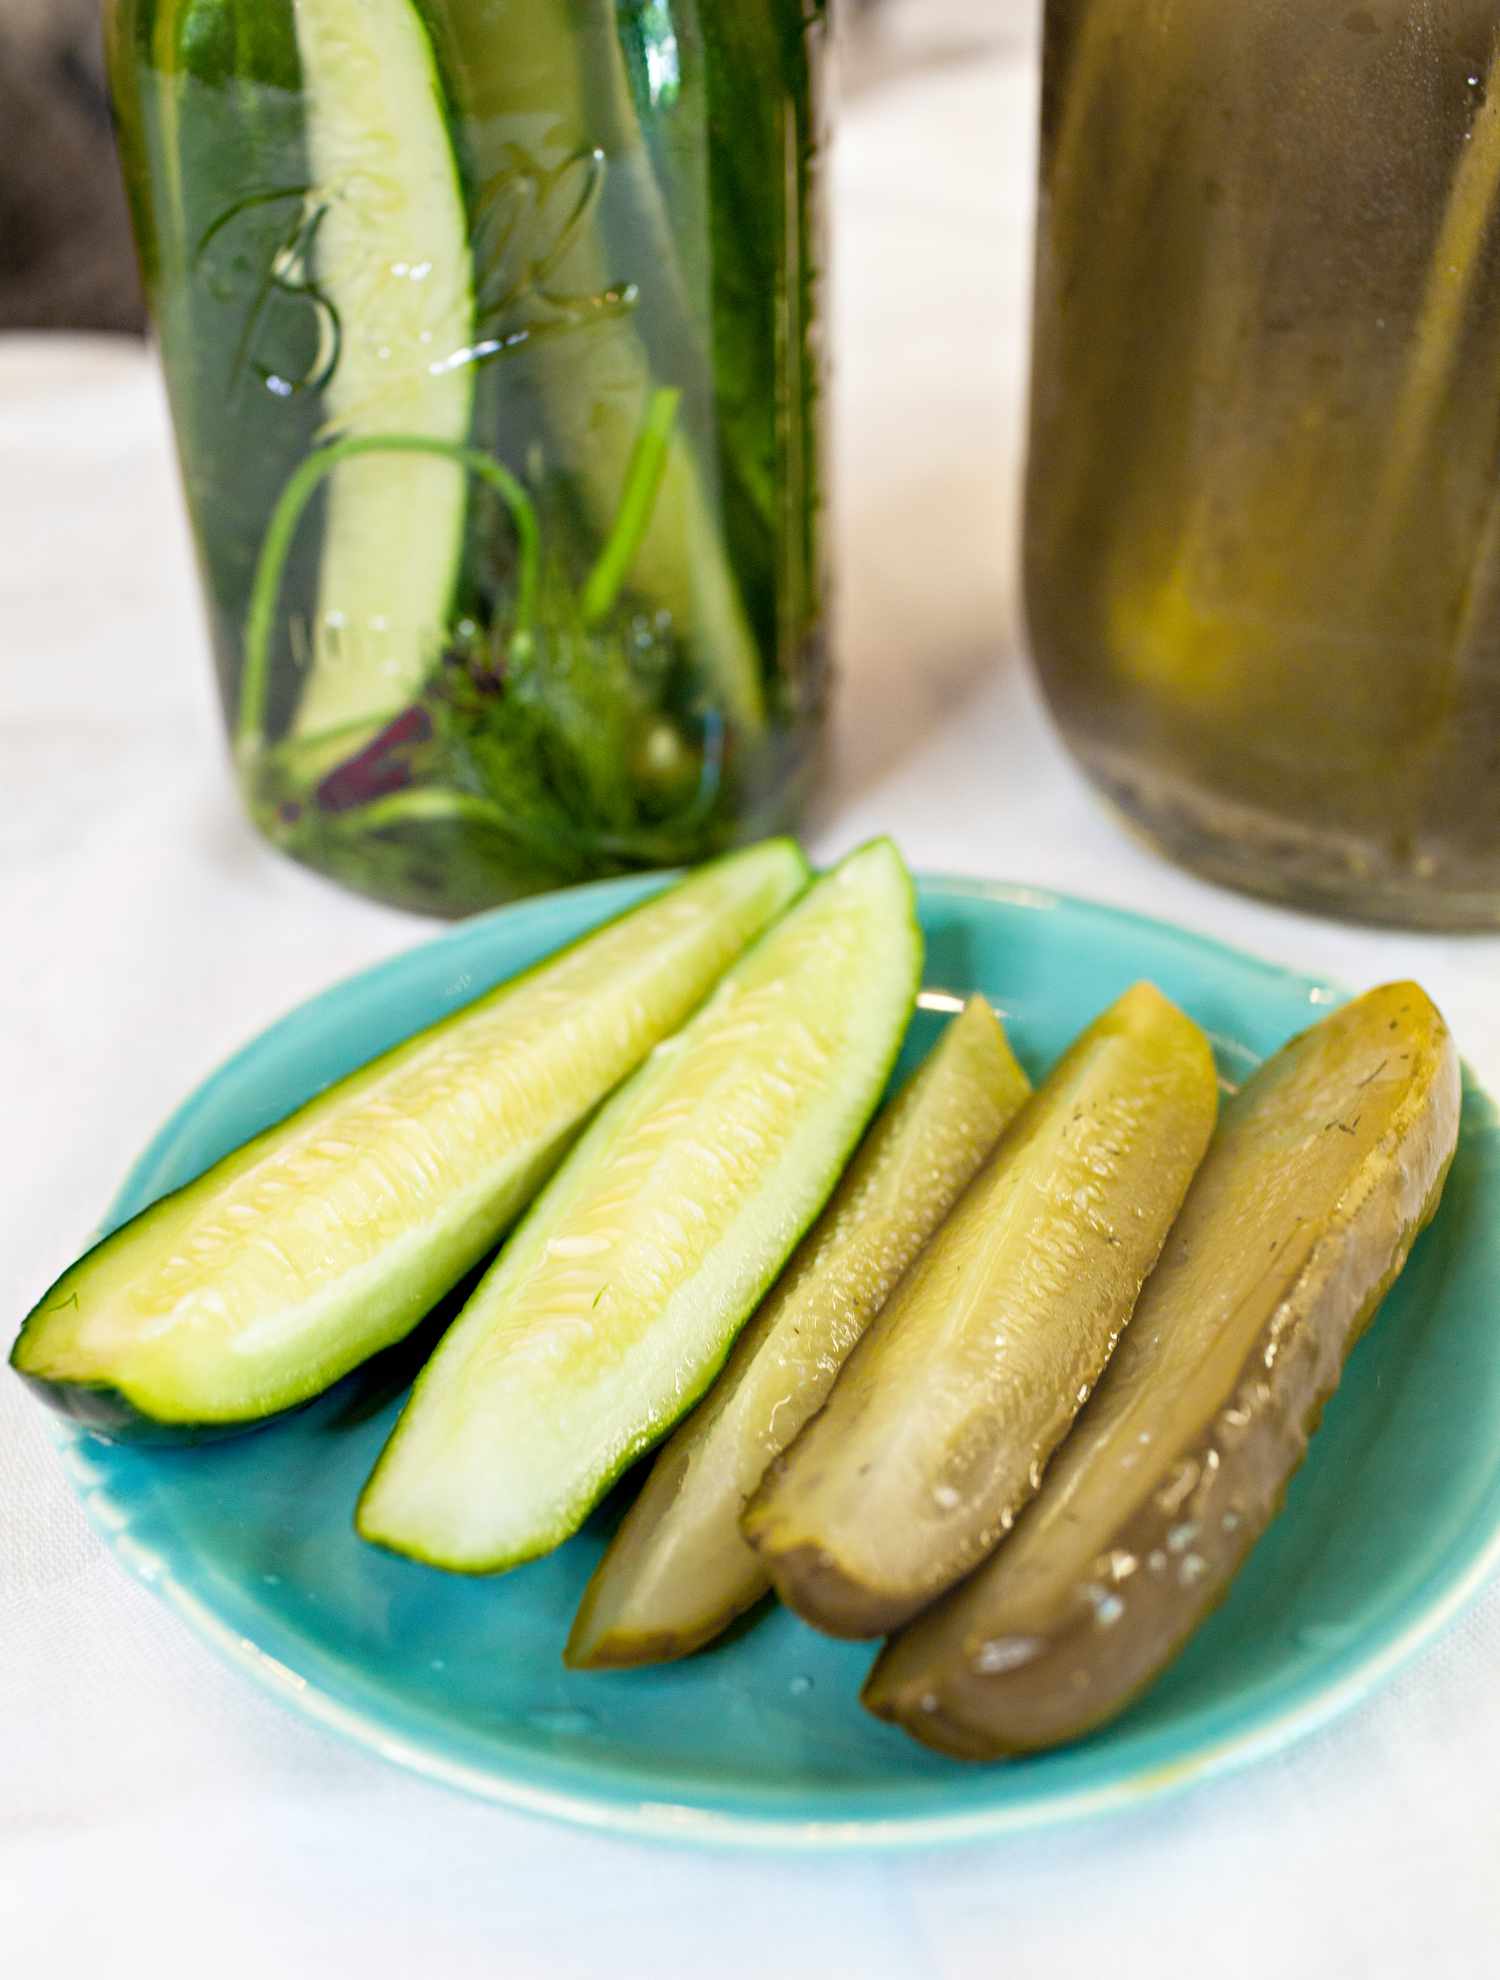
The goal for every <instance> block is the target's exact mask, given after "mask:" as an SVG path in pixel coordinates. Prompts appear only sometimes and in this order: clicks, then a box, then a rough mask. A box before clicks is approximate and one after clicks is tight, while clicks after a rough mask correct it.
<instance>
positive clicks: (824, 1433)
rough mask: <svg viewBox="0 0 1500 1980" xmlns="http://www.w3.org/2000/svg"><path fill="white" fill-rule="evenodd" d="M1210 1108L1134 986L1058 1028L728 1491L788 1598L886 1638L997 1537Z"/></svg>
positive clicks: (1138, 1273) (1199, 1044) (1128, 1286)
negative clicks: (1047, 1050) (849, 1339)
mask: <svg viewBox="0 0 1500 1980" xmlns="http://www.w3.org/2000/svg"><path fill="white" fill-rule="evenodd" d="M1217 1106H1218V1089H1217V1077H1216V1074H1215V1070H1214V1062H1213V1054H1212V1051H1211V1050H1210V1047H1209V1044H1208V1041H1207V1039H1206V1038H1205V1036H1204V1034H1203V1033H1202V1031H1201V1030H1200V1029H1199V1028H1198V1026H1197V1025H1195V1024H1194V1023H1193V1022H1192V1020H1191V1019H1190V1018H1188V1017H1187V1016H1185V1015H1184V1014H1183V1013H1182V1012H1181V1011H1179V1010H1178V1009H1177V1008H1176V1006H1175V1005H1173V1004H1171V1003H1170V1002H1169V1001H1168V1000H1167V999H1166V998H1165V997H1163V996H1162V994H1161V993H1160V991H1158V990H1156V989H1155V988H1154V987H1153V986H1152V985H1150V984H1137V985H1136V986H1135V988H1134V989H1132V990H1130V991H1127V992H1126V994H1125V995H1124V996H1123V997H1121V998H1120V999H1118V1001H1117V1002H1116V1003H1115V1004H1114V1005H1112V1006H1111V1007H1110V1008H1109V1010H1107V1011H1105V1012H1104V1013H1103V1014H1102V1015H1101V1016H1100V1017H1099V1018H1097V1019H1096V1020H1095V1021H1094V1023H1093V1024H1092V1025H1090V1026H1089V1027H1088V1029H1087V1030H1086V1031H1085V1032H1084V1033H1083V1034H1082V1035H1081V1036H1080V1037H1079V1038H1078V1039H1076V1040H1075V1041H1074V1043H1073V1045H1072V1046H1071V1047H1070V1048H1069V1050H1068V1051H1067V1052H1066V1053H1065V1054H1064V1056H1063V1058H1062V1059H1061V1060H1060V1061H1059V1062H1058V1064H1057V1065H1056V1066H1055V1067H1054V1068H1053V1070H1052V1072H1051V1073H1050V1074H1049V1076H1048V1079H1047V1081H1046V1082H1045V1084H1044V1085H1043V1086H1042V1087H1041V1088H1040V1089H1039V1090H1038V1091H1037V1093H1036V1094H1035V1095H1034V1096H1033V1097H1032V1099H1031V1100H1030V1101H1029V1102H1028V1104H1027V1106H1026V1107H1025V1108H1024V1109H1023V1110H1022V1112H1021V1114H1020V1115H1019V1116H1018V1118H1017V1119H1016V1121H1015V1122H1014V1124H1013V1125H1012V1127H1011V1128H1010V1129H1009V1131H1008V1132H1007V1133H1006V1135H1005V1136H1004V1138H1003V1139H1002V1141H1001V1144H1000V1146H999V1148H998V1149H997V1150H996V1152H995V1154H994V1155H993V1156H992V1157H991V1158H990V1161H989V1162H988V1163H987V1164H986V1166H985V1168H984V1169H983V1170H982V1171H981V1172H980V1174H979V1175H978V1176H977V1177H976V1178H975V1180H974V1181H973V1182H972V1183H971V1184H970V1186H969V1189H968V1190H967V1192H966V1193H965V1195H964V1197H963V1198H962V1199H961V1201H960V1202H959V1204H958V1205H957V1206H956V1207H955V1209H954V1210H953V1211H952V1212H951V1214H950V1216H949V1217H948V1219H947V1221H946V1222H945V1223H944V1224H943V1225H942V1226H941V1227H940V1229H939V1231H938V1232H937V1234H936V1236H935V1237H934V1238H933V1240H932V1242H931V1243H930V1244H929V1245H928V1246H927V1248H926V1250H925V1251H924V1252H923V1253H922V1254H921V1256H920V1257H919V1258H918V1259H917V1260H916V1262H915V1263H914V1264H913V1266H912V1267H911V1269H910V1270H909V1272H908V1273H907V1275H906V1277H905V1279H904V1280H903V1282H902V1284H901V1285H900V1286H899V1287H898V1288H897V1289H896V1291H895V1292H894V1293H893V1294H892V1296H891V1298H890V1300H889V1301H888V1303H887V1304H886V1306H885V1308H884V1309H883V1310H882V1312H881V1313H880V1315H879V1316H878V1318H877V1319H876V1321H875V1323H874V1325H873V1326H872V1327H871V1328H870V1330H869V1332H868V1333H867V1334H866V1336H865V1338H864V1339H863V1340H862V1341H861V1343H860V1345H859V1346H858V1348H857V1349H856V1350H855V1352H854V1354H853V1355H851V1357H850V1359H849V1361H848V1362H847V1364H846V1365H845V1368H844V1370H843V1372H842V1373H841V1375H840V1377H839V1379H838V1381H837V1382H836V1383H835V1385H834V1388H833V1392H832V1394H831V1396H830V1397H829V1399H828V1402H827V1403H826V1404H825V1405H824V1407H823V1409H822V1410H821V1411H820V1412H819V1414H818V1415H817V1416H815V1417H814V1418H813V1419H812V1421H811V1422H810V1423H809V1424H808V1425H807V1426H806V1428H805V1429H804V1430H803V1431H802V1432H801V1434H800V1435H799V1436H798V1437H797V1439H796V1440H795V1441H794V1442H793V1443H792V1445H791V1446H790V1448H789V1449H788V1450H787V1451H786V1452H785V1453H784V1454H783V1456H782V1457H781V1458H780V1459H779V1460H778V1461H777V1462H776V1463H775V1464H774V1465H773V1466H772V1467H771V1468H770V1470H769V1471H768V1473H767V1475H766V1478H765V1481H764V1482H763V1484H762V1485H761V1488H760V1490H759V1491H758V1492H757V1494H756V1495H755V1497H754V1498H753V1499H752V1500H751V1501H750V1503H749V1505H748V1506H747V1508H746V1512H745V1518H744V1524H743V1530H744V1533H745V1537H746V1538H747V1540H749V1542H750V1543H751V1545H752V1546H754V1547H756V1548H757V1549H758V1550H759V1551H760V1553H761V1554H762V1556H763V1558H764V1560H765V1563H766V1567H767V1571H768V1572H769V1574H770V1576H771V1579H772V1582H773V1584H774V1586H775V1588H776V1592H777V1593H778V1595H780V1597H781V1599H782V1600H783V1601H784V1602H785V1603H786V1604H787V1606H788V1607H789V1608H792V1609H794V1610H795V1611H796V1612H797V1613H798V1614H799V1615H800V1616H802V1618H803V1619H804V1620H805V1621H807V1622H810V1623H812V1624H813V1625H814V1627H816V1628H818V1629H821V1630H823V1631H825V1632H826V1633H827V1634H829V1635H832V1636H842V1637H852V1638H863V1637H873V1636H883V1635H886V1634H888V1633H889V1632H890V1631H892V1630H894V1629H897V1628H899V1627H901V1626H902V1625H903V1624H904V1623H906V1622H908V1621H910V1619H911V1618H912V1617H913V1616H915V1615H916V1614H917V1613H918V1612H919V1611H920V1610H922V1609H924V1608H926V1607H927V1606H928V1605H929V1604H930V1603H931V1602H933V1601H935V1600H936V1599H937V1598H938V1597H939V1596H941V1595H942V1594H944V1593H945V1591H946V1590H947V1589H949V1588H951V1587H952V1586H953V1585H954V1584H955V1583H956V1582H958V1581H959V1580H961V1579H962V1577H963V1576H964V1575H966V1574H968V1573H969V1572H970V1570H971V1569H973V1568H974V1567H976V1566H977V1565H978V1563H979V1562H980V1561H982V1560H983V1559H984V1558H985V1556H986V1555H988V1554H989V1553H990V1552H991V1551H992V1550H993V1549H994V1548H995V1546H996V1545H997V1544H998V1543H999V1542H1000V1540H1001V1539H1002V1538H1003V1536H1004V1535H1005V1533H1006V1532H1007V1531H1008V1530H1009V1528H1010V1526H1011V1524H1012V1523H1013V1521H1014V1519H1015V1516H1016V1514H1017V1513H1018V1512H1019V1511H1020V1509H1021V1508H1022V1506H1024V1505H1025V1503H1026V1501H1027V1500H1028V1499H1029V1498H1030V1497H1031V1496H1032V1494H1033V1493H1034V1492H1035V1491H1036V1489H1037V1487H1038V1485H1039V1484H1040V1483H1041V1477H1042V1468H1043V1466H1044V1465H1045V1464H1046V1463H1047V1461H1048V1459H1049V1458H1050V1456H1051V1454H1052V1452H1053V1450H1054V1449H1055V1448H1056V1447H1057V1445H1058V1444H1059V1443H1060V1442H1061V1440H1062V1438H1063V1437H1064V1436H1065V1435H1066V1433H1067V1430H1068V1428H1069V1426H1070V1425H1071V1423H1072V1421H1073V1419H1074V1417H1075V1416H1076V1415H1077V1413H1078V1411H1079V1409H1080V1407H1081V1406H1082V1404H1083V1402H1084V1400H1085V1399H1086V1398H1087V1396H1088V1395H1089V1393H1090V1392H1091V1390H1092V1388H1093V1386H1094V1384H1095V1383H1096V1382H1097V1381H1098V1379H1099V1376H1100V1374H1101V1373H1102V1372H1103V1369H1104V1367H1105V1364H1106V1363H1107V1362H1108V1360H1109V1357H1110V1354H1111V1353H1112V1351H1113V1350H1114V1347H1115V1343H1116V1342H1117V1341H1118V1339H1119V1337H1120V1334H1121V1331H1122V1330H1123V1329H1124V1328H1125V1326H1126V1323H1127V1322H1128V1321H1129V1319H1130V1315H1131V1311H1132V1309H1133V1307H1134V1305H1135V1302H1136V1300H1137V1298H1138V1296H1139V1294H1140V1290H1141V1287H1142V1285H1143V1284H1144V1283H1145V1280H1146V1277H1147V1274H1148V1273H1149V1272H1150V1270H1151V1267H1152V1266H1153V1265H1154V1263H1155V1262H1156V1258H1157V1255H1158V1253H1159V1252H1160V1250H1161V1247H1162V1245H1163V1243H1164V1242H1165V1240H1166V1237H1167V1233H1168V1230H1169V1228H1170V1226H1171V1223H1172V1220H1173V1218H1174V1217H1175V1216H1176V1214H1177V1211H1178V1209H1179V1208H1180V1206H1181V1204H1182V1201H1183V1198H1184V1197H1185V1195H1186V1193H1187V1189H1188V1185H1189V1183H1190V1182H1191V1180H1192V1177H1193V1174H1194V1172H1195V1171H1196V1169H1197V1167H1198V1164H1199V1162H1200V1161H1201V1160H1202V1158H1203V1155H1204V1152H1205V1150H1206V1148H1207V1146H1208V1143H1209V1139H1210V1135H1211V1133H1212V1130H1213V1125H1214V1120H1215V1116H1216V1113H1217Z"/></svg>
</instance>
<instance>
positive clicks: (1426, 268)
mask: <svg viewBox="0 0 1500 1980" xmlns="http://www.w3.org/2000/svg"><path fill="white" fill-rule="evenodd" d="M1046 22H1047V27H1046V34H1047V40H1046V56H1045V78H1044V85H1043V138H1042V168H1041V169H1042V210H1041V219H1040V236H1039V249H1038V277H1037V291H1036V303H1035V356H1034V360H1033V367H1034V369H1033V406H1032V416H1031V439H1030V460H1029V470H1028V493H1027V524H1026V585H1027V607H1028V615H1029V620H1030V627H1031V635H1032V642H1033V646H1034V650H1035V655H1036V660H1037V664H1038V667H1039V670H1040V674H1041V678H1042V682H1043V686H1044V688H1045V691H1046V694H1047V697H1048V700H1049V701H1050V703H1051V706H1052V709H1053V712H1054V714H1055V716H1056V718H1057V720H1058V722H1059V724H1060V725H1061V728H1062V730H1063V733H1064V735H1065V736H1066V738H1067V740H1068V742H1069V743H1070V745H1071V747H1072V748H1073V750H1074V751H1075V752H1076V754H1077V756H1078V757H1079V759H1080V760H1081V762H1082V764H1083V765H1084V767H1085V769H1086V770H1087V772H1088V773H1089V775H1090V776H1091V777H1092V778H1093V780H1094V781H1095V782H1096V783H1097V784H1098V785H1099V786H1101V787H1102V788H1103V790H1104V791H1105V792H1107V793H1108V794H1109V795H1110V796H1111V797H1112V798H1113V799H1114V800H1115V801H1116V803H1117V804H1119V805H1120V806H1121V807H1122V808H1123V809H1124V810H1125V812H1126V813H1127V814H1129V816H1130V817H1131V818H1133V819H1135V820H1136V821H1138V822H1139V824H1140V825H1142V826H1143V827H1144V828H1145V829H1146V831H1147V833H1148V834H1149V835H1150V836H1151V837H1152V838H1154V839H1155V840H1156V841H1157V842H1158V843H1159V844H1161V845H1162V846H1163V847H1165V848H1166V850H1168V851H1169V852H1171V853H1173V854H1175V855H1176V856H1178V857H1179V858H1181V859H1182V860H1184V861H1185V862H1186V863H1188V864H1189V865H1191V866H1194V867H1197V868H1198V869H1200V870H1201V871H1202V872H1204V873H1206V874H1208V875H1210V876H1212V877H1213V878H1215V879H1219V880H1224V881H1228V882H1231V883H1234V884H1238V885H1241V886H1244V887H1247V888H1251V889H1253V890H1255V891H1257V892H1260V893H1265V894H1270V895H1273V896H1278V897H1282V898H1285V899H1289V900H1293V901H1299V902H1304V903H1307V904H1310V905H1317V906H1321V907H1324V908H1328V909H1332V910H1334V911H1338V912H1347V913H1351V914H1355V915H1359V916H1363V917H1367V918H1371V919H1379V920H1391V921H1398V922H1410V923H1418V924H1427V925H1430V926H1454V927H1457V926H1463V925H1478V924H1490V925H1494V924H1497V923H1500V0H1332V3H1331V4H1329V5H1326V6H1324V5H1320V4H1314V0H1048V4H1047V9H1046Z"/></svg>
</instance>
